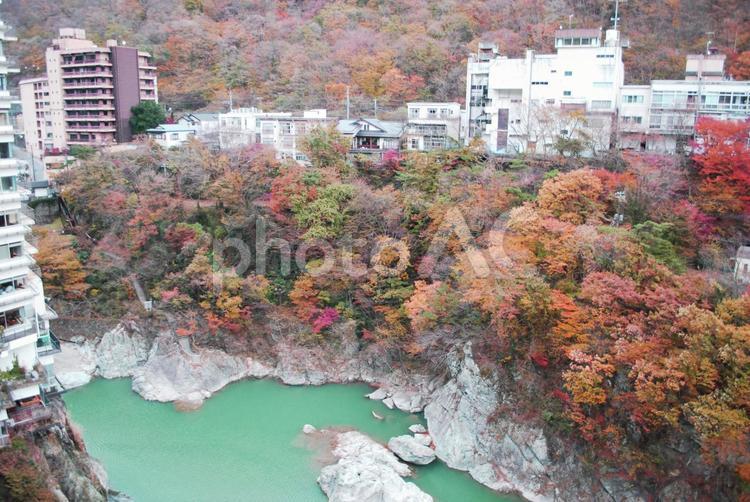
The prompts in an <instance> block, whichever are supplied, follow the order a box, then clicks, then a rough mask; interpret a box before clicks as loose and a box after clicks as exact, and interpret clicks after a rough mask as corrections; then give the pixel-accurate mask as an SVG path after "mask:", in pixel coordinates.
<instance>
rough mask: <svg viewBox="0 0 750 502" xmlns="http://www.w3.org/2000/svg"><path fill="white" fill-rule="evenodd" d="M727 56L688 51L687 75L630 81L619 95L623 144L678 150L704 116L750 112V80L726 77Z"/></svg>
mask: <svg viewBox="0 0 750 502" xmlns="http://www.w3.org/2000/svg"><path fill="white" fill-rule="evenodd" d="M724 59H725V57H724V56H723V55H718V54H710V55H689V56H688V57H687V61H686V65H685V79H684V80H653V81H652V82H651V85H625V86H623V87H622V92H621V95H620V114H619V115H620V117H619V124H618V127H619V131H618V133H619V134H618V137H619V146H620V148H626V149H634V150H646V151H657V152H670V153H671V152H675V151H678V150H681V149H682V148H684V147H686V146H687V144H688V142H689V141H690V139H691V138H692V137H693V134H694V129H695V123H696V121H697V119H698V118H699V117H713V118H717V119H720V120H745V119H747V118H748V117H750V81H736V80H728V79H726V78H725V77H724Z"/></svg>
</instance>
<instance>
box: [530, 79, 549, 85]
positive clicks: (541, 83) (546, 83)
mask: <svg viewBox="0 0 750 502" xmlns="http://www.w3.org/2000/svg"><path fill="white" fill-rule="evenodd" d="M531 85H549V82H543V81H541V80H538V81H535V82H532V83H531Z"/></svg>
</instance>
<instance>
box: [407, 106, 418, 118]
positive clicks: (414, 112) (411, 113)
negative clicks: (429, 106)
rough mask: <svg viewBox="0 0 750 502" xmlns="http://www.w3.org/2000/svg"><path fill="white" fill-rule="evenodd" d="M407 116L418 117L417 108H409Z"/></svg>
mask: <svg viewBox="0 0 750 502" xmlns="http://www.w3.org/2000/svg"><path fill="white" fill-rule="evenodd" d="M409 116H410V117H411V118H417V117H419V108H409Z"/></svg>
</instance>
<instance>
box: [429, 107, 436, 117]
mask: <svg viewBox="0 0 750 502" xmlns="http://www.w3.org/2000/svg"><path fill="white" fill-rule="evenodd" d="M427 115H429V116H430V117H434V116H435V115H437V108H428V109H427Z"/></svg>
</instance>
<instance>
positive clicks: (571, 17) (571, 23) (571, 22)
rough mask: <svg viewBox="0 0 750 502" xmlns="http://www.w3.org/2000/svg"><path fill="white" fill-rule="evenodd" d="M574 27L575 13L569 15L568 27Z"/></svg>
mask: <svg viewBox="0 0 750 502" xmlns="http://www.w3.org/2000/svg"><path fill="white" fill-rule="evenodd" d="M572 27H573V14H570V15H568V29H571V28H572Z"/></svg>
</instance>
